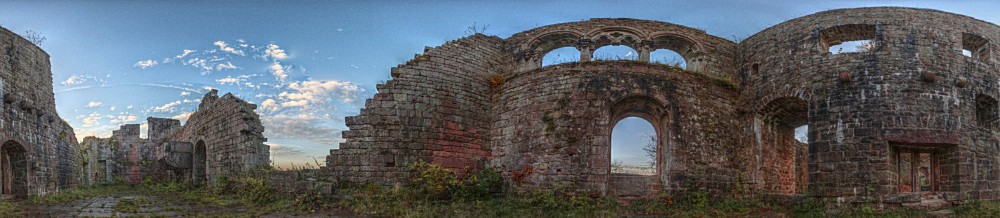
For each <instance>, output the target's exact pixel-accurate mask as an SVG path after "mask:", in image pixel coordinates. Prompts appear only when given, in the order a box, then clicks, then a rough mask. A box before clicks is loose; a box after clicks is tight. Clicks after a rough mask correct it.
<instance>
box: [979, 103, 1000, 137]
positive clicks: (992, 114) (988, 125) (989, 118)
mask: <svg viewBox="0 0 1000 218" xmlns="http://www.w3.org/2000/svg"><path fill="white" fill-rule="evenodd" d="M998 107H1000V104H998V102H997V100H996V99H994V98H993V97H990V96H989V95H984V94H979V95H976V126H977V127H978V129H979V130H996V129H997V128H998V127H1000V125H998V124H1000V111H998V109H1000V108H998Z"/></svg>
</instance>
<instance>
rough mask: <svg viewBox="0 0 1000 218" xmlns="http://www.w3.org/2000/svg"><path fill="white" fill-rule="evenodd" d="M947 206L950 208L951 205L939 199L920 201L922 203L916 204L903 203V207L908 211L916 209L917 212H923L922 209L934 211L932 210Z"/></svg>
mask: <svg viewBox="0 0 1000 218" xmlns="http://www.w3.org/2000/svg"><path fill="white" fill-rule="evenodd" d="M948 206H951V203H949V202H948V201H945V200H941V199H931V200H922V201H920V202H917V203H904V204H903V207H905V208H908V209H918V210H923V209H928V210H934V209H941V208H945V207H948Z"/></svg>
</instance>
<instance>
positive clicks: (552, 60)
mask: <svg viewBox="0 0 1000 218" xmlns="http://www.w3.org/2000/svg"><path fill="white" fill-rule="evenodd" d="M578 61H580V50H577V49H576V47H572V46H569V47H562V48H557V49H554V50H552V51H549V53H545V56H544V57H542V66H543V67H544V66H549V65H556V64H561V63H569V62H578Z"/></svg>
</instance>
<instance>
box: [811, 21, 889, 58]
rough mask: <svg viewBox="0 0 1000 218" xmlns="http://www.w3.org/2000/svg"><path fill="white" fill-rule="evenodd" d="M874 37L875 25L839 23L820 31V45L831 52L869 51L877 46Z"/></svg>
mask: <svg viewBox="0 0 1000 218" xmlns="http://www.w3.org/2000/svg"><path fill="white" fill-rule="evenodd" d="M875 37H876V28H875V25H869V24H848V25H841V26H835V27H830V28H826V29H824V30H822V31H820V45H821V46H822V47H823V50H824V51H828V52H830V53H832V54H840V53H858V52H869V51H874V50H875V49H877V47H878V46H877V45H878V44H877V42H876V40H875Z"/></svg>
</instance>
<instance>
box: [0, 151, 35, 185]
mask: <svg viewBox="0 0 1000 218" xmlns="http://www.w3.org/2000/svg"><path fill="white" fill-rule="evenodd" d="M0 194H2V196H3V198H26V197H28V160H27V151H26V150H25V149H24V146H21V144H20V143H17V142H15V141H7V142H6V143H4V144H3V145H2V146H0Z"/></svg>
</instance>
